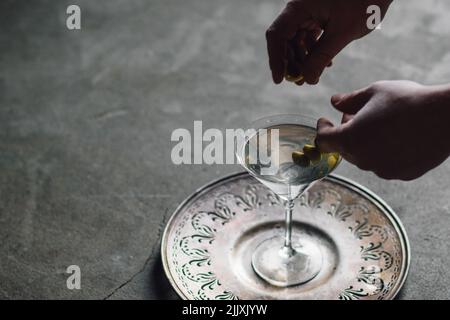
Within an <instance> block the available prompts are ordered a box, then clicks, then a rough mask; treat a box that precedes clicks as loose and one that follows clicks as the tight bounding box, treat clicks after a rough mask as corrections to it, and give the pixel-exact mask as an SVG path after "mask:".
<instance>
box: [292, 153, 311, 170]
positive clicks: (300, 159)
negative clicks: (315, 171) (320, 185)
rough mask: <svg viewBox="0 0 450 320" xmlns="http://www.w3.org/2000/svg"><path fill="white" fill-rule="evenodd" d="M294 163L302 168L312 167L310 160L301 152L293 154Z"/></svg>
mask: <svg viewBox="0 0 450 320" xmlns="http://www.w3.org/2000/svg"><path fill="white" fill-rule="evenodd" d="M292 161H294V163H295V164H296V165H299V166H301V167H308V166H309V165H310V161H309V158H308V157H307V156H306V155H305V154H304V153H303V152H301V151H294V152H292Z"/></svg>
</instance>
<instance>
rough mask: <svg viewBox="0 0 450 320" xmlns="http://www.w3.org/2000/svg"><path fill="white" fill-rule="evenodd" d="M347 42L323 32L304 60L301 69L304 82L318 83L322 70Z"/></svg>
mask: <svg viewBox="0 0 450 320" xmlns="http://www.w3.org/2000/svg"><path fill="white" fill-rule="evenodd" d="M349 42H350V41H348V40H346V39H345V38H343V37H342V36H339V35H334V34H333V35H332V34H330V33H327V32H325V33H324V34H323V35H322V36H321V37H320V39H319V41H318V42H317V44H316V45H315V46H314V48H312V50H311V52H310V53H309V55H308V56H307V57H306V59H305V62H304V64H303V68H302V69H303V76H304V78H305V81H306V82H307V83H308V84H316V83H318V82H319V78H320V76H321V75H322V72H323V70H324V69H325V68H326V67H327V66H328V65H329V64H330V63H331V62H332V60H333V58H334V57H335V56H336V55H337V54H338V53H339V52H340V51H341V50H342V49H343V48H344V47H345V46H346V45H347V44H348V43H349Z"/></svg>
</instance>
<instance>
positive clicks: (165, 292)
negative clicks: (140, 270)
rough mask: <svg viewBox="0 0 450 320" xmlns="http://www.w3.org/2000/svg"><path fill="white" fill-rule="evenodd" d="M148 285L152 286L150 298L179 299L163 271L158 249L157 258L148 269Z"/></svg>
mask: <svg viewBox="0 0 450 320" xmlns="http://www.w3.org/2000/svg"><path fill="white" fill-rule="evenodd" d="M149 282H150V284H151V285H150V287H151V288H152V291H153V293H152V298H153V299H158V300H178V299H180V298H179V297H178V295H177V293H176V292H175V290H174V289H173V288H172V286H171V285H170V282H169V280H168V279H167V277H166V274H165V273H164V268H163V265H162V259H161V251H160V250H158V253H157V258H156V259H155V261H154V263H153V266H152V267H151V269H150V275H149Z"/></svg>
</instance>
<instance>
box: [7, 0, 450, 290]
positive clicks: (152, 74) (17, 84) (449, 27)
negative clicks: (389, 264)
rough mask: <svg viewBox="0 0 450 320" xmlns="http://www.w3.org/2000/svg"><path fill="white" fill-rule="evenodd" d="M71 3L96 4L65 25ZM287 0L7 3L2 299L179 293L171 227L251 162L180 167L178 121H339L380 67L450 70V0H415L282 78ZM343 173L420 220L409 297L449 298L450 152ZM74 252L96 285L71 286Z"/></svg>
mask: <svg viewBox="0 0 450 320" xmlns="http://www.w3.org/2000/svg"><path fill="white" fill-rule="evenodd" d="M69 3H77V4H79V5H80V6H81V9H82V30H81V31H68V30H67V29H66V27H65V18H66V14H65V10H66V7H67V5H68V4H69ZM282 5H283V2H282V1H280V0H220V1H219V0H209V1H206V0H188V1H186V0H185V1H174V0H147V1H145V0H101V1H87V0H77V1H70V2H68V1H60V0H52V1H49V0H48V1H38V0H33V1H11V0H2V1H1V3H0V298H6V299H16V298H27V299H34V298H39V299H43V298H51V299H54V298H63V299H73V298H87V299H102V298H111V299H129V298H133V299H134V298H136V299H173V298H177V297H176V295H175V294H174V292H173V291H172V290H171V288H170V286H169V284H168V282H167V281H166V280H165V276H164V274H163V272H162V267H161V261H160V258H159V255H160V251H159V240H160V236H161V230H162V228H163V226H164V224H165V222H166V220H167V219H168V217H169V215H170V214H171V213H172V212H173V210H174V208H175V207H176V206H177V204H178V203H180V202H181V201H182V200H183V199H184V198H185V197H186V196H188V195H189V194H190V193H191V192H192V191H194V190H195V189H196V188H198V187H200V186H202V185H203V184H205V183H207V182H209V181H210V180H212V179H216V178H217V177H219V176H222V175H225V174H227V173H230V172H234V171H236V170H239V168H238V167H236V166H204V165H197V166H179V167H177V166H175V165H172V164H171V161H170V151H171V148H172V146H173V144H172V143H171V142H170V135H171V132H172V131H173V130H174V129H176V128H188V129H190V128H192V126H193V121H194V120H203V122H204V127H217V128H236V127H240V126H243V125H245V124H246V123H247V122H248V121H250V120H253V119H255V118H258V117H260V116H264V115H268V114H275V113H288V112H289V113H303V114H311V115H314V116H322V115H324V116H328V117H331V118H332V119H334V120H338V119H339V116H338V114H337V112H335V111H333V110H332V108H331V107H330V106H329V98H330V96H331V95H332V94H333V93H336V92H339V91H349V90H352V89H356V88H359V87H361V86H364V85H366V84H369V83H371V82H373V81H376V80H381V79H410V80H415V81H420V82H423V83H430V84H431V83H442V82H445V81H450V50H449V49H450V42H449V39H448V36H449V33H450V19H449V16H450V3H449V2H448V1H446V0H434V1H431V0H427V1H423V0H408V1H405V0H404V1H395V4H394V5H393V7H392V9H391V11H390V12H389V14H388V17H387V19H386V21H385V23H384V24H383V26H382V29H381V31H377V32H375V33H373V34H372V35H370V36H369V37H367V38H365V39H364V40H362V41H358V42H356V43H354V44H353V45H351V46H350V47H349V48H347V49H346V50H345V52H343V53H342V54H341V55H340V56H339V57H338V58H337V59H336V60H335V64H334V66H333V68H331V69H329V70H328V71H327V73H326V74H325V76H324V77H323V79H322V82H321V83H320V84H319V85H318V86H315V87H302V88H298V87H296V86H292V85H282V86H278V87H276V86H274V85H272V83H271V81H270V75H269V72H268V67H267V63H266V50H265V39H264V31H265V28H266V27H267V26H268V24H269V22H270V21H271V20H272V19H273V18H274V17H275V16H276V14H277V12H278V10H279V9H280V7H281V6H282ZM417 130H420V128H417ZM430 143H431V142H430ZM418 156H421V155H418ZM338 173H339V174H341V175H344V176H346V177H349V178H351V179H354V180H355V181H357V182H359V183H361V184H363V185H365V186H367V187H368V188H370V189H371V190H373V191H374V192H376V193H377V194H379V195H380V196H381V197H382V198H384V199H385V200H386V201H387V202H388V203H389V204H390V205H391V206H392V207H393V208H394V210H395V211H396V212H397V213H398V215H399V216H400V217H401V219H402V221H403V223H404V225H405V227H406V230H407V232H408V235H409V238H410V241H411V246H412V260H411V269H410V275H409V277H408V280H407V282H406V284H405V287H404V289H403V290H402V291H401V294H400V296H399V298H400V299H448V298H450V290H449V288H450V274H449V273H448V272H447V269H448V268H449V267H450V255H449V253H450V249H449V243H450V163H449V162H446V163H445V164H444V165H442V166H441V167H440V168H438V169H436V170H433V171H432V172H430V173H429V174H427V175H426V176H424V177H423V178H421V179H418V180H416V181H414V182H409V183H402V182H390V181H383V180H381V179H378V178H377V177H376V176H374V175H373V174H371V173H366V172H361V171H360V170H358V169H356V168H354V167H352V166H351V165H348V164H344V165H342V166H341V167H340V168H339V170H338ZM72 264H76V265H79V266H80V267H81V270H82V282H81V285H82V288H81V290H68V289H67V288H66V278H67V275H66V274H65V269H66V268H67V266H69V265H72Z"/></svg>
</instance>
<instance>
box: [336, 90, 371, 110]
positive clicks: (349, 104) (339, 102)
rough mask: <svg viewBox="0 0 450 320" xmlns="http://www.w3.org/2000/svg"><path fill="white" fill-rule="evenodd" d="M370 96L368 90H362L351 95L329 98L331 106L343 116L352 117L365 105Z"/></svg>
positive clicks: (338, 95) (337, 95)
mask: <svg viewBox="0 0 450 320" xmlns="http://www.w3.org/2000/svg"><path fill="white" fill-rule="evenodd" d="M371 96H372V94H371V93H370V92H369V90H368V88H364V89H360V90H356V91H353V92H351V93H345V94H343V93H340V94H335V95H334V96H332V97H331V104H332V105H333V107H335V108H336V109H337V110H339V111H341V112H343V113H345V114H349V115H354V114H356V113H357V112H358V111H359V110H361V109H362V107H364V106H365V105H366V103H367V102H368V101H369V100H370V98H371Z"/></svg>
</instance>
